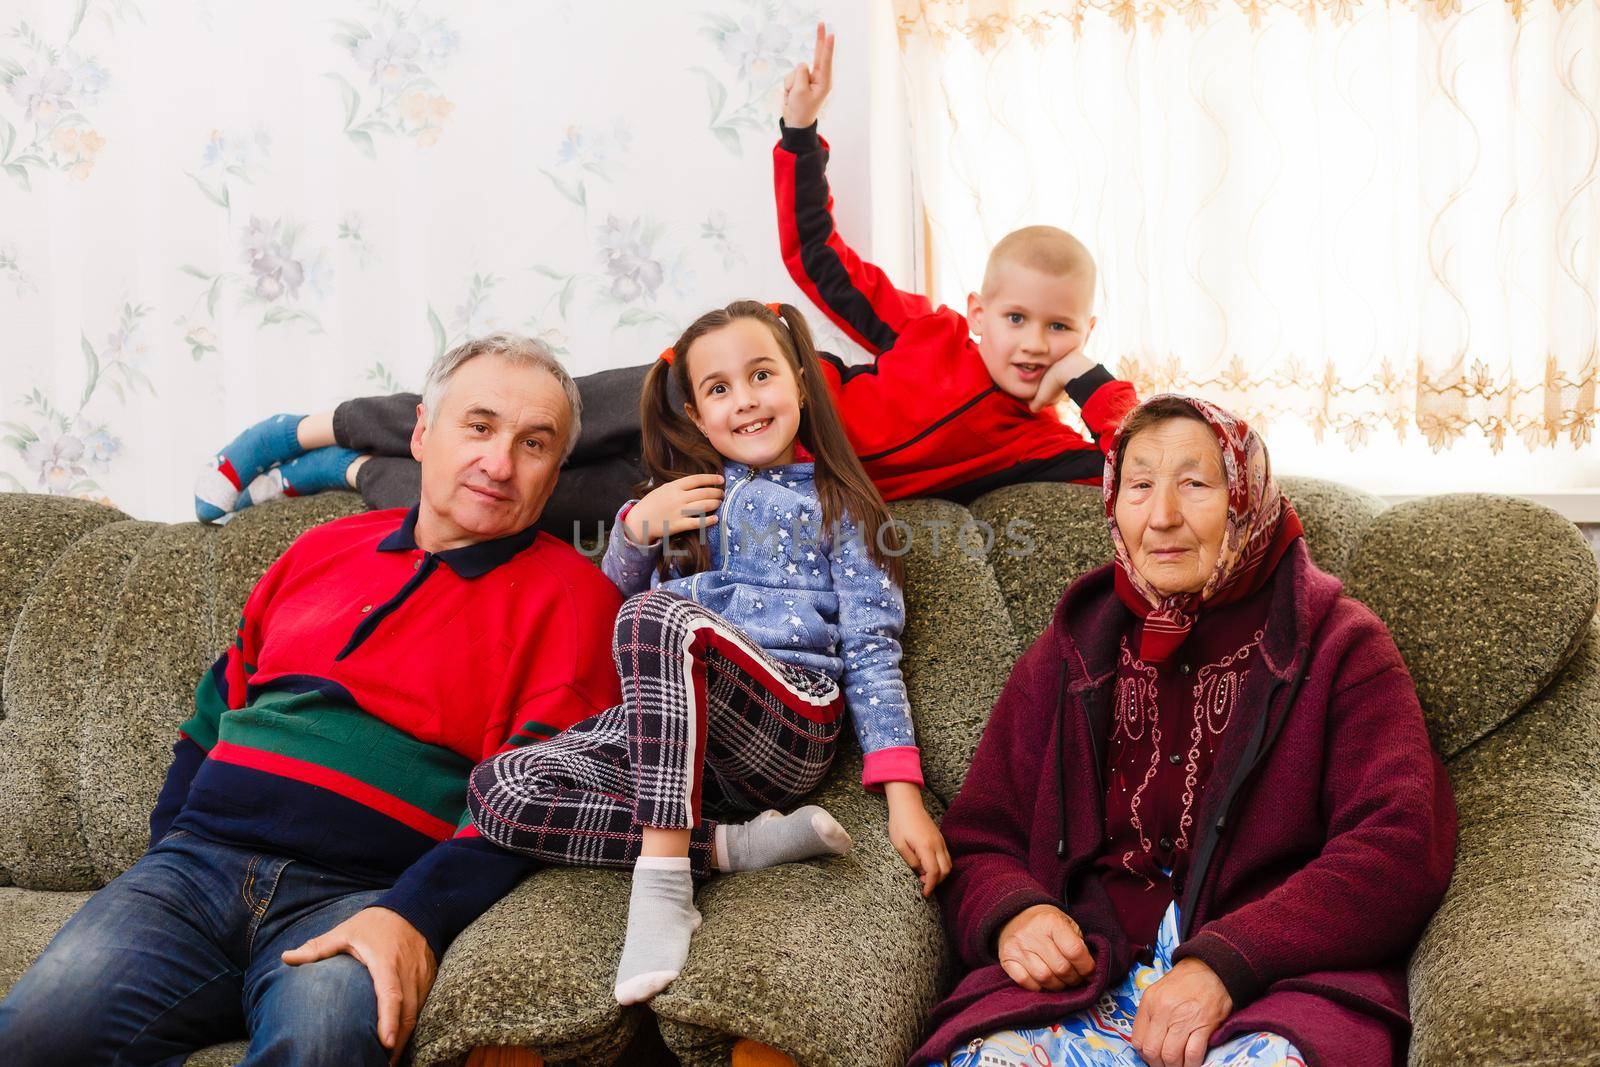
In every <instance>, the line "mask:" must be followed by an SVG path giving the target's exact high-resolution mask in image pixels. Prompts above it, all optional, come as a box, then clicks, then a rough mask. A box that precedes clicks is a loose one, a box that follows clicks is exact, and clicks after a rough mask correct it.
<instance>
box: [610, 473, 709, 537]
mask: <svg viewBox="0 0 1600 1067" xmlns="http://www.w3.org/2000/svg"><path fill="white" fill-rule="evenodd" d="M721 506H722V475H720V474H691V475H689V476H688V477H687V478H679V479H677V480H676V481H672V482H668V483H667V484H665V485H658V486H656V487H655V488H654V489H652V490H650V491H649V492H648V493H646V494H645V495H644V499H643V500H641V501H639V502H638V503H637V504H635V505H634V506H633V507H631V508H629V509H628V517H627V518H626V519H623V520H622V526H623V528H624V529H625V530H626V531H627V534H628V539H629V540H630V541H632V542H633V543H634V544H636V545H640V546H643V547H648V546H650V545H653V544H655V543H656V542H657V541H659V540H661V539H662V538H663V537H671V536H672V535H673V534H675V533H682V532H683V531H685V530H694V529H698V528H699V527H701V526H714V525H716V522H717V516H716V514H715V513H716V510H717V509H718V508H719V507H721Z"/></svg>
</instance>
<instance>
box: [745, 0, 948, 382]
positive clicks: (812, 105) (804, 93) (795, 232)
mask: <svg viewBox="0 0 1600 1067" xmlns="http://www.w3.org/2000/svg"><path fill="white" fill-rule="evenodd" d="M832 87H833V37H832V36H831V35H830V34H828V33H827V30H826V28H825V27H824V26H822V25H818V26H817V49H816V54H815V56H814V57H813V60H812V63H811V65H810V66H807V65H805V64H803V63H802V64H801V65H800V66H798V67H796V68H795V69H794V70H793V71H791V72H790V73H789V76H788V78H786V79H785V80H784V84H783V91H784V95H783V124H782V128H783V135H782V137H781V139H780V140H779V141H778V144H777V147H775V148H774V149H773V150H772V164H773V181H774V185H775V188H776V193H777V199H778V237H779V240H780V242H781V244H782V248H783V262H784V265H785V266H786V267H788V268H789V274H790V276H791V277H792V278H794V280H795V284H797V285H799V286H800V288H801V289H802V290H803V291H804V292H805V294H806V296H807V297H809V298H810V299H811V302H812V303H813V304H815V305H816V306H817V307H819V308H821V309H822V310H823V311H824V312H825V313H826V314H827V316H828V317H829V318H830V319H832V320H833V321H834V322H835V323H837V324H838V325H839V327H840V328H841V329H842V330H844V331H845V333H847V334H848V335H849V336H850V337H851V339H853V340H854V341H855V342H856V343H857V344H859V345H861V346H862V347H863V348H865V349H867V351H869V352H871V353H872V354H873V355H878V354H881V353H883V352H885V351H887V350H888V349H890V348H892V347H894V343H895V341H896V340H897V339H898V338H899V335H900V330H901V329H902V328H903V327H904V326H905V324H906V323H907V322H909V321H911V320H912V319H915V318H919V317H921V316H923V315H926V314H929V313H930V312H931V311H933V305H932V303H930V302H929V300H928V298H927V297H924V296H921V295H920V294H917V293H907V292H902V291H901V290H899V289H896V288H895V287H894V284H893V283H892V282H890V281H889V276H888V275H886V274H885V273H884V272H883V271H882V270H879V269H878V268H877V267H875V266H873V265H872V264H871V263H867V262H865V261H864V260H862V259H861V257H860V256H858V255H856V254H855V252H853V251H851V249H850V247H849V246H848V245H846V244H845V243H844V241H843V240H842V239H841V238H840V237H839V233H838V230H837V228H836V227H835V226H834V224H833V196H832V195H831V194H830V193H829V191H828V176H827V169H828V145H827V142H825V141H823V140H822V138H821V137H819V136H818V135H817V125H816V124H817V113H818V112H819V111H820V110H821V109H822V102H823V100H824V99H826V98H827V95H828V92H829V90H830V89H831V88H832Z"/></svg>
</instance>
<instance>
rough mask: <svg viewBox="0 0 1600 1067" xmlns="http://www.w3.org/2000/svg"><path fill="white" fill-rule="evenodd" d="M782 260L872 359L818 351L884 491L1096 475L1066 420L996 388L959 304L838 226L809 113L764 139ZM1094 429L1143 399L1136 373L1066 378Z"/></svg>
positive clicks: (823, 146) (1102, 435)
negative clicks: (865, 251) (879, 259)
mask: <svg viewBox="0 0 1600 1067" xmlns="http://www.w3.org/2000/svg"><path fill="white" fill-rule="evenodd" d="M772 160H773V170H774V179H775V184H776V187H777V198H778V234H779V237H780V240H781V242H782V247H783V261H784V263H785V264H786V265H787V266H788V268H789V273H790V275H792V276H793V278H794V280H795V282H796V283H797V284H798V285H799V286H800V288H801V289H802V290H804V292H805V294H806V295H807V296H808V297H810V299H811V301H812V302H813V303H814V304H816V306H817V307H819V308H821V309H822V311H823V312H824V313H825V314H826V315H827V316H828V317H829V318H830V319H832V320H833V321H834V322H836V323H838V325H839V327H840V328H841V329H843V330H844V331H845V333H846V334H848V335H849V336H850V337H851V338H852V339H853V340H855V341H856V343H858V344H860V345H861V346H862V347H864V348H865V349H866V350H867V351H868V352H870V353H872V355H873V357H874V358H873V360H872V362H871V363H867V364H862V365H860V366H854V367H850V366H846V365H845V364H844V363H843V362H842V361H841V360H839V358H838V357H836V356H833V355H829V354H826V353H823V354H822V355H823V367H824V370H825V371H826V373H827V374H828V376H829V386H830V387H831V388H832V390H833V394H834V397H835V399H836V400H837V401H838V403H839V411H840V414H841V415H842V417H843V419H844V425H845V430H846V432H847V433H848V434H849V437H850V443H851V445H853V446H854V447H855V450H856V454H857V455H859V456H860V457H861V461H862V463H863V464H864V465H865V466H866V469H867V474H868V475H869V476H870V477H871V478H872V480H873V481H874V482H875V483H877V486H878V489H879V490H880V491H881V492H882V493H883V495H884V497H885V498H886V499H888V500H898V499H900V498H902V497H911V496H930V495H931V496H944V497H950V498H952V499H956V500H961V501H965V500H970V499H972V498H973V497H976V496H978V495H979V494H981V493H985V492H988V491H989V490H990V489H996V488H999V487H1000V486H1002V485H1012V484H1015V483H1017V482H1038V481H1054V482H1061V481H1083V482H1098V481H1099V480H1100V477H1101V473H1102V470H1103V468H1104V462H1105V460H1104V456H1103V455H1102V453H1101V450H1100V448H1099V447H1097V445H1096V444H1094V443H1091V442H1089V441H1085V440H1084V439H1083V438H1082V437H1081V436H1079V435H1078V433H1077V432H1076V431H1074V430H1073V429H1072V428H1071V427H1068V426H1064V425H1062V423H1061V421H1060V419H1059V418H1057V417H1056V414H1055V412H1054V411H1053V410H1049V409H1047V410H1045V411H1041V412H1038V413H1034V412H1031V411H1029V410H1028V405H1027V404H1026V403H1024V402H1023V401H1021V400H1017V399H1015V398H1014V397H1011V396H1007V395H1006V394H1005V393H1003V392H1001V391H1000V388H999V386H997V385H995V384H994V381H993V380H992V379H991V378H990V377H989V372H988V369H987V368H985V367H984V365H983V357H982V356H981V355H980V354H979V352H978V346H977V345H976V344H975V343H974V342H973V340H972V337H971V334H970V332H969V330H968V328H967V320H966V317H965V316H963V315H961V314H959V313H957V312H955V311H952V310H951V309H950V308H948V307H940V308H938V309H935V308H934V306H933V304H932V302H931V301H929V300H928V298H927V297H924V296H921V295H919V294H916V293H907V292H902V291H901V290H899V289H896V288H895V287H894V285H893V284H892V283H891V282H890V281H889V278H888V276H887V275H885V274H884V273H883V271H881V270H879V269H878V268H877V267H874V266H873V265H872V264H870V263H866V262H863V261H862V259H861V258H860V257H859V256H857V255H856V254H855V253H854V252H852V251H851V250H850V248H849V247H848V246H847V245H846V244H845V243H844V241H843V240H842V239H840V237H839V234H838V231H837V230H836V229H835V228H834V225H833V197H832V195H831V194H830V193H829V191H828V177H827V167H828V146H827V142H825V141H823V140H822V139H821V138H820V137H819V136H817V128H816V126H815V125H811V126H808V127H806V128H804V129H799V130H792V129H789V128H787V127H784V129H783V136H782V139H781V140H780V141H779V142H778V144H777V146H776V147H775V148H774V149H773V151H772ZM1067 395H1068V396H1070V397H1071V398H1072V400H1073V402H1074V403H1076V404H1077V405H1078V408H1079V410H1080V411H1082V413H1083V420H1084V422H1085V424H1087V426H1088V427H1089V430H1090V432H1091V433H1092V434H1093V435H1094V436H1095V438H1096V440H1097V441H1099V442H1101V443H1102V444H1104V445H1109V444H1110V442H1111V439H1112V437H1113V435H1114V431H1115V430H1116V428H1117V425H1118V423H1120V422H1121V421H1122V417H1123V416H1124V415H1125V414H1127V412H1128V411H1129V410H1130V409H1131V408H1133V407H1134V406H1135V405H1136V404H1137V403H1138V398H1137V397H1136V396H1135V394H1134V391H1133V386H1131V385H1129V384H1128V383H1127V382H1124V381H1119V380H1117V379H1115V378H1113V377H1112V376H1111V374H1110V373H1109V372H1108V371H1107V370H1106V369H1105V368H1104V367H1101V366H1096V367H1095V368H1094V369H1093V370H1090V371H1088V372H1086V373H1084V374H1083V375H1081V376H1079V377H1078V378H1077V379H1076V380H1075V381H1073V382H1072V383H1070V384H1069V385H1068V386H1067Z"/></svg>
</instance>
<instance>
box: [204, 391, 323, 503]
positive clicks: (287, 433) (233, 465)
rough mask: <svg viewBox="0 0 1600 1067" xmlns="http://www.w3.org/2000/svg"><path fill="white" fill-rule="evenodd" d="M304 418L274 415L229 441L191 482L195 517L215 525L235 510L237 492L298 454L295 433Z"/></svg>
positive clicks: (298, 442)
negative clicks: (272, 467)
mask: <svg viewBox="0 0 1600 1067" xmlns="http://www.w3.org/2000/svg"><path fill="white" fill-rule="evenodd" d="M303 418H305V416H304V415H274V416H272V418H270V419H263V420H262V421H260V422H258V423H256V424H255V425H254V426H252V427H250V428H249V429H248V430H246V431H245V432H244V433H242V434H240V435H239V436H238V437H235V438H234V439H233V440H232V441H230V442H229V443H228V445H227V447H225V448H224V449H223V450H222V451H221V452H218V453H217V454H216V455H215V456H214V457H212V461H211V462H210V463H209V464H207V465H206V466H205V468H204V469H202V470H201V471H200V474H199V476H198V477H196V478H195V480H194V514H195V517H196V518H197V519H199V520H200V521H201V522H217V521H219V520H220V519H221V518H222V517H223V516H224V515H226V514H227V513H228V512H230V511H233V510H235V505H236V504H237V502H238V499H239V491H240V490H241V489H243V488H244V487H245V486H246V485H248V484H249V483H250V482H251V481H252V480H253V479H254V478H255V477H256V476H257V475H259V474H260V473H261V472H262V471H264V470H266V469H267V468H268V467H271V466H272V465H273V464H275V463H282V462H283V461H284V460H287V459H293V458H294V457H295V456H298V455H299V454H300V452H301V448H300V438H299V436H298V435H297V433H296V431H297V430H299V428H300V420H301V419H303Z"/></svg>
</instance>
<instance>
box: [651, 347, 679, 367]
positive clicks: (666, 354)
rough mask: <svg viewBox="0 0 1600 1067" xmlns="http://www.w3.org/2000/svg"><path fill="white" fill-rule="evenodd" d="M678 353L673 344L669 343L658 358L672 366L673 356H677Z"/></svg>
mask: <svg viewBox="0 0 1600 1067" xmlns="http://www.w3.org/2000/svg"><path fill="white" fill-rule="evenodd" d="M677 354H678V353H677V350H676V349H674V348H673V347H672V346H671V345H668V346H667V347H666V348H663V349H662V350H661V355H659V356H657V357H656V358H657V359H659V360H660V361H661V362H663V363H665V364H666V365H667V366H669V367H670V366H672V359H673V357H674V356H676V355H677Z"/></svg>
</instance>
